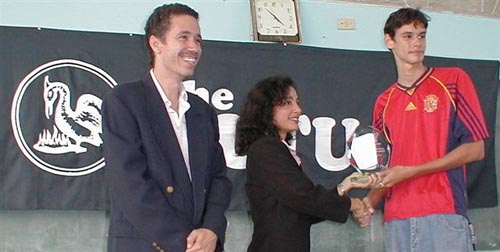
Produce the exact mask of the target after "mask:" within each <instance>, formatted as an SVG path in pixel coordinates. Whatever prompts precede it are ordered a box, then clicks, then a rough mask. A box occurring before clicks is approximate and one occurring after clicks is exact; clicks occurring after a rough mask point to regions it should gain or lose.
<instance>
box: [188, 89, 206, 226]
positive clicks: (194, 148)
mask: <svg viewBox="0 0 500 252" xmlns="http://www.w3.org/2000/svg"><path fill="white" fill-rule="evenodd" d="M188 95H189V97H190V98H191V97H192V96H193V94H188ZM190 98H188V99H190ZM193 100H194V99H192V98H191V99H190V104H191V107H190V109H189V110H188V112H187V113H186V123H187V128H188V133H187V135H188V145H189V164H190V166H191V179H192V184H193V197H194V211H195V212H194V218H195V223H199V222H200V221H201V218H202V215H203V210H204V205H205V188H206V185H205V183H206V181H205V178H206V172H207V171H206V169H207V167H208V164H207V162H208V161H207V155H209V153H207V145H208V138H209V137H210V136H209V135H208V134H209V133H208V130H207V128H206V123H205V122H204V121H203V119H204V116H203V115H202V114H201V113H202V112H201V111H200V110H199V106H195V104H196V102H195V101H193ZM208 151H210V150H208Z"/></svg>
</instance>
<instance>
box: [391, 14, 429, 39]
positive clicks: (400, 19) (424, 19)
mask: <svg viewBox="0 0 500 252" xmlns="http://www.w3.org/2000/svg"><path fill="white" fill-rule="evenodd" d="M430 20H431V19H430V17H429V16H427V15H426V14H424V13H423V12H422V11H420V10H419V9H413V8H401V9H399V10H397V11H395V12H393V13H391V15H389V17H388V18H387V21H386V22H385V26H384V34H389V36H391V38H394V35H395V34H396V29H399V28H400V27H401V26H403V25H407V24H411V23H415V25H420V24H422V25H423V26H424V27H425V28H427V25H428V22H429V21H430Z"/></svg>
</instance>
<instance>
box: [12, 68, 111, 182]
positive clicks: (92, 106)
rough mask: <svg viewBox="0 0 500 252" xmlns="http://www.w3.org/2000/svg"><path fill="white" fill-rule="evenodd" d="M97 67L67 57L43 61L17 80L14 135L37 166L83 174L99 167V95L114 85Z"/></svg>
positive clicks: (13, 111) (100, 143) (100, 141)
mask: <svg viewBox="0 0 500 252" xmlns="http://www.w3.org/2000/svg"><path fill="white" fill-rule="evenodd" d="M116 84H117V83H116V81H115V80H114V79H113V78H112V77H111V76H110V75H108V74H107V73H106V72H105V71H103V70H102V69H100V68H98V67H96V66H94V65H91V64H88V63H85V62H82V61H78V60H72V59H63V60H57V61H52V62H49V63H46V64H44V65H42V66H40V67H38V68H36V69H35V70H34V71H32V72H31V73H29V74H28V75H27V76H26V77H25V78H24V79H23V80H22V81H21V83H20V84H19V87H18V88H17V90H16V93H15V95H14V99H13V103H12V111H11V119H12V120H11V121H12V129H13V133H14V137H15V139H16V142H17V145H18V146H19V148H20V149H21V151H22V153H23V154H24V156H26V158H28V159H29V160H30V161H31V162H32V163H33V164H34V165H36V166H37V167H38V168H40V169H42V170H44V171H47V172H50V173H53V174H57V175H63V176H82V175H86V174H89V173H92V172H95V171H97V170H99V169H100V168H102V167H104V157H103V155H102V138H101V133H102V125H101V104H102V97H103V96H104V95H105V93H106V92H107V91H109V89H111V88H113V87H114V86H116Z"/></svg>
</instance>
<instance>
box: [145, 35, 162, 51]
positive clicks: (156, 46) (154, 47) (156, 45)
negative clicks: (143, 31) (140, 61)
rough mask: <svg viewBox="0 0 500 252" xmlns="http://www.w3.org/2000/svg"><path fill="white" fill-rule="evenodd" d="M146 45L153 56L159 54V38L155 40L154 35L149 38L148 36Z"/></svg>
mask: <svg viewBox="0 0 500 252" xmlns="http://www.w3.org/2000/svg"><path fill="white" fill-rule="evenodd" d="M148 43H149V46H150V47H151V49H152V50H153V52H154V53H155V54H158V53H160V52H161V50H160V44H161V41H160V39H159V38H157V37H156V36H154V35H151V36H149V40H148Z"/></svg>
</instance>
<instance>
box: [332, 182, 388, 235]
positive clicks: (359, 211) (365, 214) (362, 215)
mask: <svg viewBox="0 0 500 252" xmlns="http://www.w3.org/2000/svg"><path fill="white" fill-rule="evenodd" d="M366 178H368V179H366ZM382 179H383V173H382V174H381V173H366V174H365V175H363V174H361V173H359V172H354V173H352V174H351V175H349V176H348V177H346V178H345V179H344V180H343V181H342V183H340V184H338V185H337V192H338V194H339V195H340V196H344V195H346V193H347V192H348V191H349V190H350V189H352V188H384V187H385V186H384V184H383V183H382ZM350 210H351V212H352V213H353V216H354V218H355V219H356V221H357V222H358V223H359V225H360V226H361V227H368V226H369V225H370V221H371V217H372V215H373V213H374V212H375V210H374V208H373V206H372V202H371V201H370V200H369V198H368V197H365V198H363V199H359V198H351V209H350Z"/></svg>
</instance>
